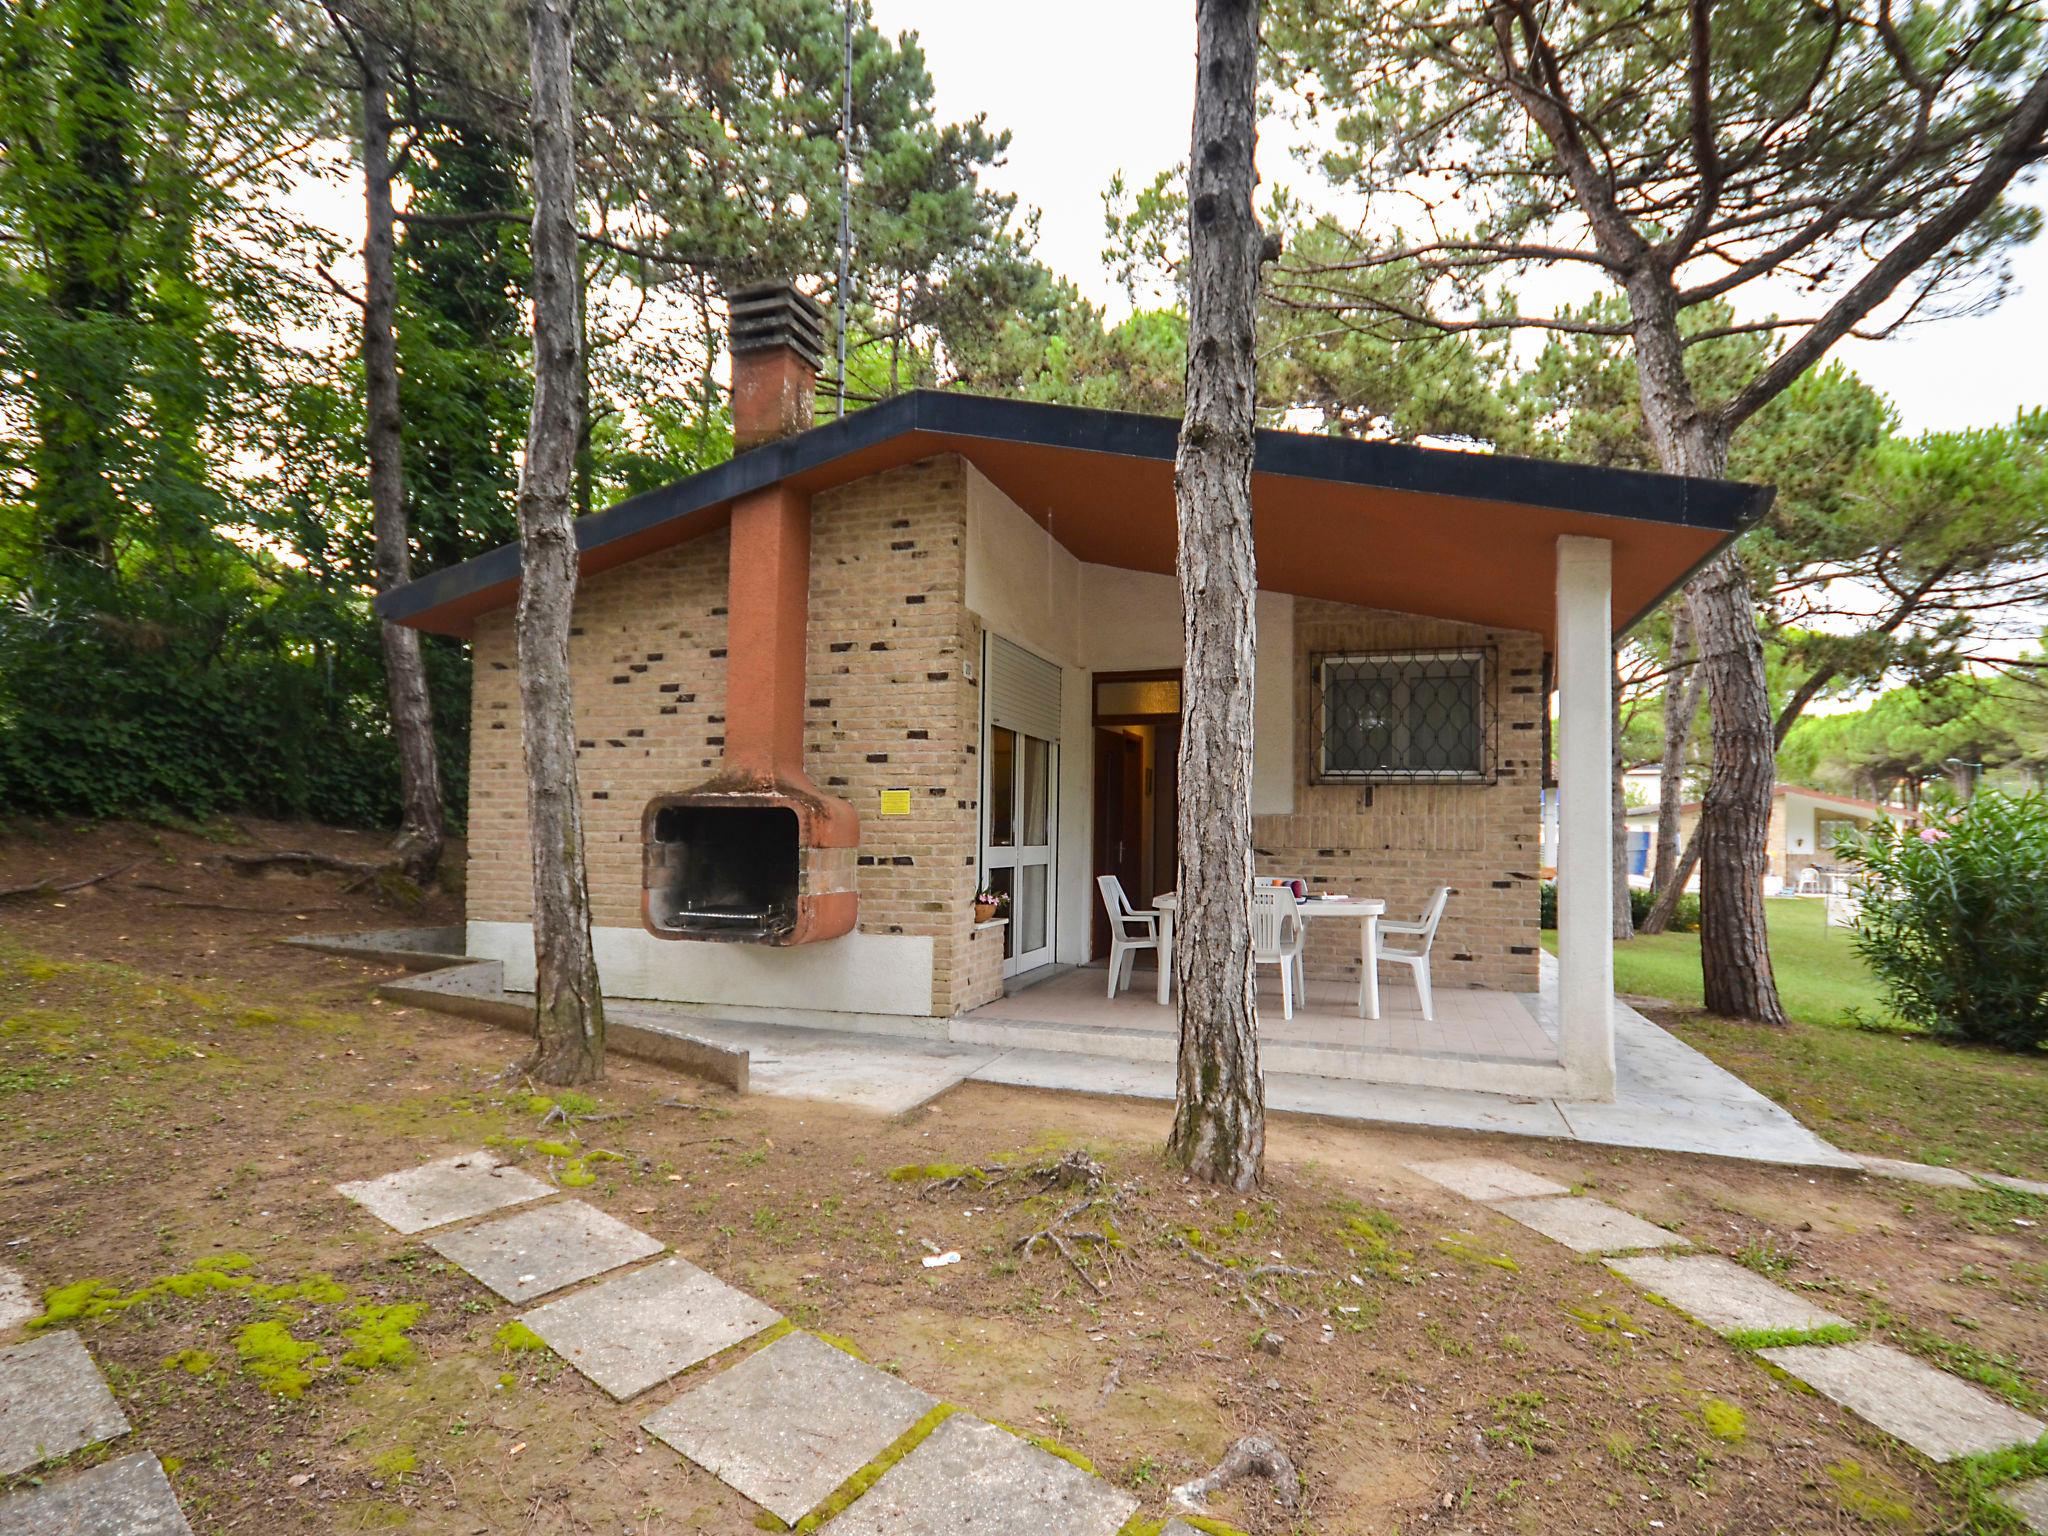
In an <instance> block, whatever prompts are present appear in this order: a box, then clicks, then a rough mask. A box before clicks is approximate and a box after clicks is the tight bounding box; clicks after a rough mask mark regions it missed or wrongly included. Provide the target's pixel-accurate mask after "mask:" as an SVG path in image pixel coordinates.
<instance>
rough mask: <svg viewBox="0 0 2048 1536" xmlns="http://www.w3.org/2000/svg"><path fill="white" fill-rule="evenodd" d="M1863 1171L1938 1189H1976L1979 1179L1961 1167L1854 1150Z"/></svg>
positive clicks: (1852, 1154)
mask: <svg viewBox="0 0 2048 1536" xmlns="http://www.w3.org/2000/svg"><path fill="white" fill-rule="evenodd" d="M1850 1156H1852V1157H1854V1158H1855V1159H1856V1161H1857V1163H1858V1164H1859V1165H1861V1167H1862V1169H1863V1171H1864V1172H1865V1173H1867V1174H1871V1175H1872V1176H1874V1177H1876V1178H1880V1179H1903V1180H1905V1181H1906V1182H1907V1183H1909V1184H1929V1185H1933V1186H1934V1187H1935V1188H1937V1189H1975V1188H1976V1187H1977V1181H1976V1180H1975V1179H1973V1178H1971V1177H1970V1176H1969V1175H1968V1174H1967V1173H1964V1172H1963V1171H1962V1170H1961V1169H1960V1168H1941V1167H1937V1166H1936V1165H1935V1164H1933V1163H1907V1162H1901V1161H1900V1160H1899V1159H1898V1158H1896V1157H1867V1156H1865V1155H1864V1154H1863V1153H1861V1152H1853V1153H1851V1154H1850Z"/></svg>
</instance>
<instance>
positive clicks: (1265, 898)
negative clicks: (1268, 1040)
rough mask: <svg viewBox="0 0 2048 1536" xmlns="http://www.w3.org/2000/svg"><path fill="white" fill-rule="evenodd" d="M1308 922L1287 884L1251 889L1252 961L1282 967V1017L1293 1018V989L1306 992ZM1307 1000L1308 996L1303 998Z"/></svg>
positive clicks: (1256, 963)
mask: <svg viewBox="0 0 2048 1536" xmlns="http://www.w3.org/2000/svg"><path fill="white" fill-rule="evenodd" d="M1307 938H1308V924H1306V923H1304V922H1303V921H1302V920H1301V913H1300V911H1299V910H1298V909H1297V908H1296V907H1295V905H1294V892H1293V891H1292V890H1291V889H1289V888H1288V887H1287V886H1284V885H1261V886H1257V887H1255V888H1254V889H1253V891H1252V963H1253V964H1254V965H1277V966H1279V967H1280V1016H1281V1017H1282V1018H1283V1019H1291V1018H1293V1017H1294V992H1295V988H1297V987H1300V988H1301V990H1302V991H1303V993H1304V994H1306V992H1307V990H1308V987H1307V980H1308V978H1307V973H1306V972H1305V971H1304V969H1303V967H1302V959H1301V955H1302V950H1303V948H1304V947H1305V944H1306V941H1307ZM1304 1000H1305V999H1304Z"/></svg>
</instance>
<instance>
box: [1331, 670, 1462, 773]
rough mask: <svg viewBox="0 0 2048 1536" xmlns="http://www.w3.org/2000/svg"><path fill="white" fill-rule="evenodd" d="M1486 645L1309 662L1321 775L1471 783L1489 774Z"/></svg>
mask: <svg viewBox="0 0 2048 1536" xmlns="http://www.w3.org/2000/svg"><path fill="white" fill-rule="evenodd" d="M1490 660H1491V658H1490V656H1489V655H1488V653H1487V652H1485V651H1378V652H1373V653H1370V654H1364V655H1351V656H1324V657H1321V658H1320V659H1319V660H1318V661H1317V663H1316V704H1317V710H1316V726H1317V737H1318V743H1317V761H1318V763H1319V764H1320V776H1321V777H1322V778H1324V779H1334V780H1347V781H1364V782H1368V783H1403V782H1437V783H1441V782H1453V783H1468V782H1469V783H1478V782H1484V781H1486V780H1488V779H1490V778H1491V776H1492V771H1493V764H1492V743H1493V734H1494V731H1493V727H1494V721H1493V714H1492V709H1491V706H1490V703H1489V695H1488V690H1487V684H1486V673H1487V668H1488V666H1489V664H1490Z"/></svg>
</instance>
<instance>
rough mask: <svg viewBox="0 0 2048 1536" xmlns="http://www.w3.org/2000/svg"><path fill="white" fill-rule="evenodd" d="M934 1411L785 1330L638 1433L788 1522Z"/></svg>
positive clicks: (837, 1353) (892, 1382)
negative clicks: (683, 1457)
mask: <svg viewBox="0 0 2048 1536" xmlns="http://www.w3.org/2000/svg"><path fill="white" fill-rule="evenodd" d="M938 1405H939V1400H938V1399H937V1398H935V1397H932V1396H930V1395H928V1394H926V1393H923V1392H920V1391H918V1390H917V1388H915V1387H913V1386H910V1385H908V1384H907V1383H905V1382H901V1381H898V1380H897V1379H896V1378H895V1377H894V1376H891V1375H890V1374H889V1373H888V1372H886V1371H878V1370H876V1369H875V1368H874V1367H873V1366H871V1365H866V1364H863V1363H862V1362H861V1361H859V1360H856V1359H854V1357H853V1356H851V1355H849V1354H847V1353H846V1351H845V1350H843V1349H835V1348H834V1347H833V1346H832V1345H830V1344H827V1343H826V1342H825V1341H824V1340H823V1339H820V1338H816V1337H814V1336H813V1335H811V1334H808V1333H791V1334H785V1335H784V1336H783V1337H781V1338H779V1339H777V1340H776V1341H775V1342H774V1343H773V1344H770V1345H769V1346H768V1347H767V1348H766V1349H764V1350H762V1351H761V1352H760V1353H758V1354H754V1355H749V1356H748V1357H747V1358H746V1359H745V1360H742V1361H741V1362H740V1363H739V1364H738V1365H736V1366H734V1367H733V1368H732V1369H731V1370H728V1371H721V1372H719V1373H718V1375H716V1376H714V1377H712V1378H711V1379H710V1380H709V1381H707V1382H705V1383H704V1384H703V1385H702V1386H701V1387H697V1388H695V1389H693V1390H692V1391H689V1392H686V1393H685V1394H683V1396H681V1397H679V1398H677V1399H676V1400H675V1401H674V1402H672V1403H670V1404H669V1405H668V1406H667V1407H666V1408H663V1409H661V1410H660V1411H659V1412H656V1413H653V1414H651V1415H649V1416H648V1417H647V1418H646V1419H645V1420H643V1421H642V1423H641V1428H643V1429H645V1430H646V1431H647V1432H648V1433H649V1434H650V1435H653V1436H654V1437H655V1439H657V1440H660V1441H662V1442H663V1443H665V1444H667V1445H669V1446H672V1447H674V1448H675V1449H676V1450H678V1451H680V1452H682V1454H683V1455H685V1456H687V1457H689V1458H690V1460H692V1461H694V1462H696V1463H697V1465H698V1466H700V1467H702V1468H704V1470H705V1471H707V1472H709V1473H711V1474H712V1475H713V1476H714V1477H717V1478H718V1479H720V1480H721V1481H722V1482H725V1483H727V1484H729V1485H731V1486H732V1487H734V1488H736V1489H738V1490H739V1491H740V1492H741V1493H743V1494H745V1495H746V1496H747V1497H748V1498H750V1499H752V1500H753V1501H754V1502H755V1503H756V1504H759V1505H760V1506H761V1507H762V1508H763V1509H765V1510H767V1511H768V1512H769V1513H770V1514H772V1515H774V1516H775V1517H776V1518H777V1519H779V1520H781V1521H782V1522H783V1523H784V1524H785V1525H795V1524H796V1523H797V1521H799V1520H801V1519H803V1517H804V1516H805V1515H807V1514H809V1513H810V1512H811V1511H812V1510H814V1509H816V1508H817V1507H818V1506H819V1505H820V1504H822V1503H823V1502H824V1501H825V1499H826V1498H827V1497H828V1496H829V1495H830V1494H831V1492H832V1490H833V1489H835V1488H837V1487H838V1486H839V1485H840V1484H841V1483H843V1482H845V1481H846V1480H847V1479H848V1478H849V1477H851V1476H853V1474H854V1473H856V1472H858V1471H859V1470H860V1469H861V1468H862V1467H864V1466H866V1465H867V1464H868V1463H869V1462H871V1461H873V1460H874V1459H875V1458H876V1457H877V1456H879V1455H881V1454H882V1452H883V1451H885V1450H887V1449H888V1448H889V1446H890V1445H891V1444H892V1443H894V1442H895V1440H896V1439H897V1438H898V1437H899V1436H901V1435H902V1434H904V1433H905V1432H906V1431H907V1430H909V1428H910V1427H911V1426H912V1425H913V1424H915V1423H916V1422H917V1421H918V1420H919V1419H921V1418H923V1417H924V1416H925V1415H926V1414H927V1413H929V1412H931V1410H932V1409H934V1408H936V1407H938Z"/></svg>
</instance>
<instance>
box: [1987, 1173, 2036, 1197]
mask: <svg viewBox="0 0 2048 1536" xmlns="http://www.w3.org/2000/svg"><path fill="white" fill-rule="evenodd" d="M1978 1177H1979V1178H1981V1179H1982V1180H1983V1181H1984V1182H1985V1183H1986V1184H1996V1185H1997V1186H1998V1187H1999V1188H2000V1189H2016V1190H2018V1191H2019V1192H2020V1193H2021V1194H2023V1195H2048V1184H2043V1183H2042V1182H2041V1181H2040V1180H2039V1179H2015V1178H2013V1177H2012V1176H2011V1175H2010V1174H2004V1173H1982V1174H1979V1175H1978Z"/></svg>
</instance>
